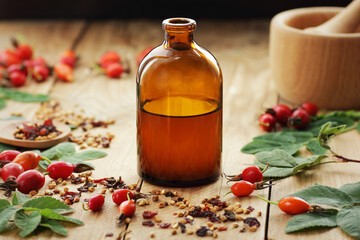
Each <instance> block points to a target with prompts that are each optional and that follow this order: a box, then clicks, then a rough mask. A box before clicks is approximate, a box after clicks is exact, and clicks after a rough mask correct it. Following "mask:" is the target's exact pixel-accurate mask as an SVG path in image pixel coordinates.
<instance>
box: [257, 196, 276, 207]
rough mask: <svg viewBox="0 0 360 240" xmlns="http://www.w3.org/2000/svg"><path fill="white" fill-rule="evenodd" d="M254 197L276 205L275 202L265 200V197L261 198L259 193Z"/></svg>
mask: <svg viewBox="0 0 360 240" xmlns="http://www.w3.org/2000/svg"><path fill="white" fill-rule="evenodd" d="M255 197H257V198H260V199H261V200H264V201H265V202H267V203H270V204H274V205H278V203H277V202H272V201H269V200H267V199H266V198H263V197H261V196H259V195H256V196H255Z"/></svg>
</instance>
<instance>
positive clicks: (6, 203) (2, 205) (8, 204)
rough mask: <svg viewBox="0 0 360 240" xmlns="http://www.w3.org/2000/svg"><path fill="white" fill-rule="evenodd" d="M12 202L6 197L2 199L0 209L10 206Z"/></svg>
mask: <svg viewBox="0 0 360 240" xmlns="http://www.w3.org/2000/svg"><path fill="white" fill-rule="evenodd" d="M10 205H11V204H10V202H9V201H8V200H6V199H0V210H1V209H3V208H5V207H7V206H10Z"/></svg>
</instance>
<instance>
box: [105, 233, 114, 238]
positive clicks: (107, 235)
mask: <svg viewBox="0 0 360 240" xmlns="http://www.w3.org/2000/svg"><path fill="white" fill-rule="evenodd" d="M112 236H114V234H113V233H107V234H106V235H105V237H112Z"/></svg>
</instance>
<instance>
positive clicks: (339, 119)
mask: <svg viewBox="0 0 360 240" xmlns="http://www.w3.org/2000/svg"><path fill="white" fill-rule="evenodd" d="M327 122H331V125H332V126H340V125H346V126H347V127H346V129H348V128H350V127H352V126H353V125H354V124H355V122H354V120H352V119H351V118H349V117H346V116H326V117H322V118H319V119H316V120H312V121H310V124H309V127H308V128H307V129H306V131H309V132H311V133H312V134H313V136H314V137H316V136H318V135H319V132H320V129H321V127H322V126H323V125H324V124H325V123H327ZM346 129H345V130H346Z"/></svg>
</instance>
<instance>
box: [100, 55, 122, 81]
mask: <svg viewBox="0 0 360 240" xmlns="http://www.w3.org/2000/svg"><path fill="white" fill-rule="evenodd" d="M95 67H96V68H97V69H98V70H99V71H100V72H102V73H105V74H106V75H107V76H108V77H109V78H120V77H121V75H122V74H123V73H124V72H125V71H126V70H125V68H124V66H123V64H122V63H121V57H120V55H119V54H118V53H117V52H115V51H109V52H106V53H104V54H103V55H101V57H100V59H99V62H98V63H96V64H95Z"/></svg>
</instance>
